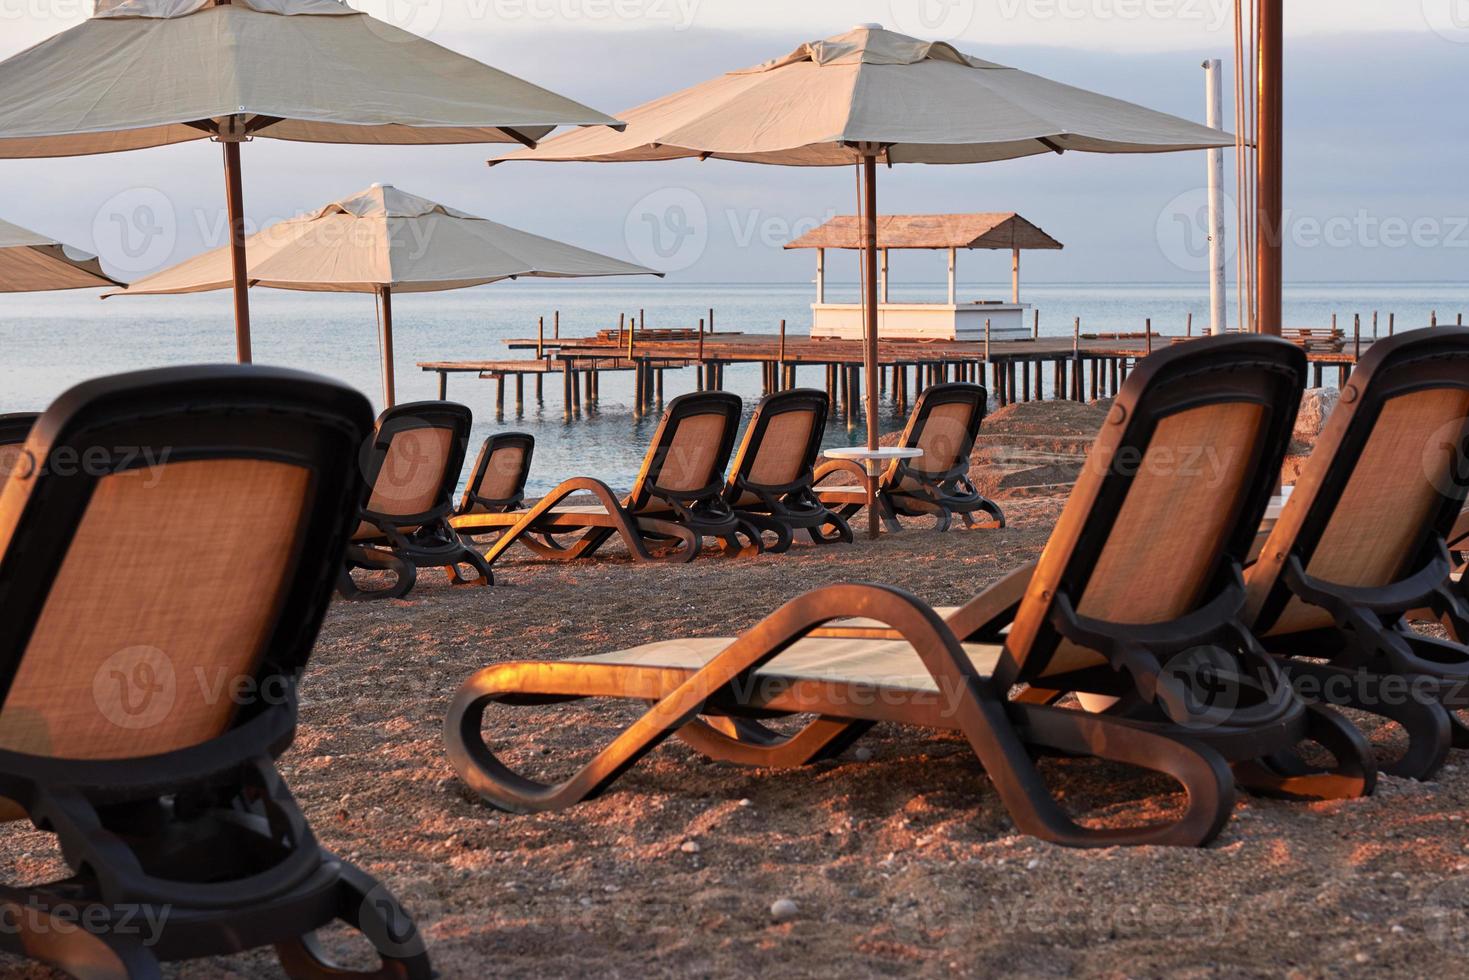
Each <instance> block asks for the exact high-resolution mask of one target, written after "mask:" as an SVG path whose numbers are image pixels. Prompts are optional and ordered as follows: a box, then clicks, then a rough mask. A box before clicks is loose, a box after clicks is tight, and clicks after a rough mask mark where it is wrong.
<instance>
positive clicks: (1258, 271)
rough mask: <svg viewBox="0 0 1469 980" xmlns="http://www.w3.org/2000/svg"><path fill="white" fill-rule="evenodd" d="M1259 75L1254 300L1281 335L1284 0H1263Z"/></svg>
mask: <svg viewBox="0 0 1469 980" xmlns="http://www.w3.org/2000/svg"><path fill="white" fill-rule="evenodd" d="M1258 2H1259V5H1260V6H1259V14H1258V21H1257V22H1258V24H1259V37H1258V38H1257V41H1256V43H1257V44H1258V46H1259V64H1260V77H1259V80H1258V84H1259V100H1260V107H1259V114H1258V116H1257V118H1256V133H1255V146H1256V163H1255V166H1256V171H1257V172H1256V174H1255V186H1256V190H1255V202H1256V203H1255V220H1256V222H1257V226H1256V228H1255V241H1256V245H1255V249H1256V256H1255V279H1256V282H1255V297H1256V301H1255V305H1256V307H1257V309H1258V311H1259V317H1260V321H1259V330H1260V332H1261V333H1265V334H1274V335H1276V336H1279V335H1280V328H1281V319H1282V312H1281V283H1282V279H1283V271H1282V267H1281V245H1282V239H1283V236H1284V231H1285V230H1284V228H1282V227H1281V225H1282V219H1283V216H1284V211H1285V186H1284V174H1285V154H1284V152H1283V146H1282V144H1283V142H1284V139H1285V125H1284V112H1285V100H1284V80H1283V74H1284V56H1283V46H1284V32H1285V31H1284V20H1285V16H1284V8H1285V0H1258Z"/></svg>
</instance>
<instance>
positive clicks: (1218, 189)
mask: <svg viewBox="0 0 1469 980" xmlns="http://www.w3.org/2000/svg"><path fill="white" fill-rule="evenodd" d="M1223 79H1224V72H1223V71H1222V69H1221V65H1220V61H1219V59H1218V58H1211V59H1209V60H1208V61H1206V62H1204V83H1205V90H1206V94H1207V97H1208V112H1207V117H1206V122H1207V123H1208V125H1209V126H1210V127H1211V128H1213V129H1223V128H1224V81H1223ZM1207 152H1208V160H1207V165H1208V168H1209V333H1211V334H1220V333H1223V332H1224V322H1225V321H1224V317H1225V311H1224V298H1225V291H1224V151H1223V150H1220V149H1211V150H1209V151H1207Z"/></svg>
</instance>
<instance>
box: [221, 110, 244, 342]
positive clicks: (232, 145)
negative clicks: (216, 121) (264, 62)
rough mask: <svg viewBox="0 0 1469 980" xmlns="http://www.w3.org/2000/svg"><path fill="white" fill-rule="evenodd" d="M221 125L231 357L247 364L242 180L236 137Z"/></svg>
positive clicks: (238, 142) (237, 137) (238, 141)
mask: <svg viewBox="0 0 1469 980" xmlns="http://www.w3.org/2000/svg"><path fill="white" fill-rule="evenodd" d="M241 139H242V137H241V136H240V135H237V134H236V133H234V132H233V131H231V132H229V133H226V132H225V131H224V129H223V128H222V127H221V129H220V133H219V140H220V142H221V143H223V144H224V189H225V206H226V207H227V208H228V209H229V224H230V272H231V279H232V280H233V283H234V288H235V357H236V359H238V360H239V362H240V363H241V364H249V363H250V360H251V357H250V271H249V265H248V263H247V262H246V260H245V184H244V180H243V179H242V177H241V175H240V140H241Z"/></svg>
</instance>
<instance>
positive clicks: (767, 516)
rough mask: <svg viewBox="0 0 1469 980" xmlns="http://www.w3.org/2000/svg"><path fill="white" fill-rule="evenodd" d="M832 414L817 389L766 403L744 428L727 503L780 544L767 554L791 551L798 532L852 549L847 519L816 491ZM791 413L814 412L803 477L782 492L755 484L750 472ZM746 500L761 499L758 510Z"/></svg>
mask: <svg viewBox="0 0 1469 980" xmlns="http://www.w3.org/2000/svg"><path fill="white" fill-rule="evenodd" d="M829 410H830V403H829V402H828V401H827V397H826V393H825V392H822V391H817V390H816V389H814V388H792V389H791V390H789V391H781V392H777V393H775V394H772V395H766V396H765V397H764V398H762V399H761V400H760V404H759V405H757V406H755V413H754V414H753V415H752V416H750V422H749V424H748V425H746V426H745V438H744V441H743V442H742V443H741V444H740V448H739V452H737V453H736V454H735V459H734V462H733V463H732V464H731V465H730V472H729V480H728V481H727V482H726V483H725V487H724V500H725V502H726V503H727V504H729V505H730V506H731V507H733V508H734V510H735V513H736V514H737V515H738V516H739V517H740V518H742V519H743V520H745V521H746V522H748V523H749V524H751V525H752V526H754V527H755V528H757V529H759V530H760V531H762V532H769V533H771V534H774V535H775V538H776V543H775V544H773V545H767V546H766V548H765V550H766V551H769V552H771V553H772V554H781V553H783V552H785V551H787V550H789V549H790V547H791V544H792V543H793V542H794V540H795V532H796V531H805V532H806V533H807V535H808V536H809V537H810V539H811V542H812V543H813V544H834V543H836V542H844V543H846V544H851V543H852V528H851V526H850V525H849V524H848V523H847V520H846V518H844V517H842V516H841V515H840V514H838V513H836V512H835V511H833V510H831V509H829V508H828V507H827V506H826V505H825V504H823V503H822V502H821V501H820V500H819V499H818V498H817V496H816V493H815V491H814V489H813V488H814V486H815V483H816V460H817V458H818V457H819V456H820V455H821V441H822V438H823V437H824V435H825V433H826V419H827V413H828V412H829ZM787 412H809V413H810V414H811V415H812V423H811V432H810V434H809V435H808V437H807V440H806V445H805V447H803V449H802V460H803V462H802V464H801V466H800V475H799V476H798V477H797V478H796V479H794V480H792V481H790V482H789V483H785V484H781V485H779V486H767V485H764V484H756V483H753V482H751V480H750V472H751V471H752V470H753V469H754V467H755V463H756V461H757V460H758V459H759V457H760V451H761V448H762V447H763V446H764V444H765V440H766V439H767V438H768V436H767V433H768V432H769V429H770V423H771V422H772V421H773V420H774V419H775V418H777V417H778V416H780V415H783V414H785V413H787ZM746 495H752V496H754V497H756V498H757V499H758V501H759V502H758V504H751V503H749V502H744V503H742V501H744V500H745V497H746ZM825 528H830V531H829V532H826V531H824V530H823V529H825Z"/></svg>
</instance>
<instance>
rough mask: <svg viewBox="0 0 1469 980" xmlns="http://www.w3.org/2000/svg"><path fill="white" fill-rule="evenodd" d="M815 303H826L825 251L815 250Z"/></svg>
mask: <svg viewBox="0 0 1469 980" xmlns="http://www.w3.org/2000/svg"><path fill="white" fill-rule="evenodd" d="M816 302H817V303H825V302H826V249H824V248H818V249H817V250H816Z"/></svg>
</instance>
